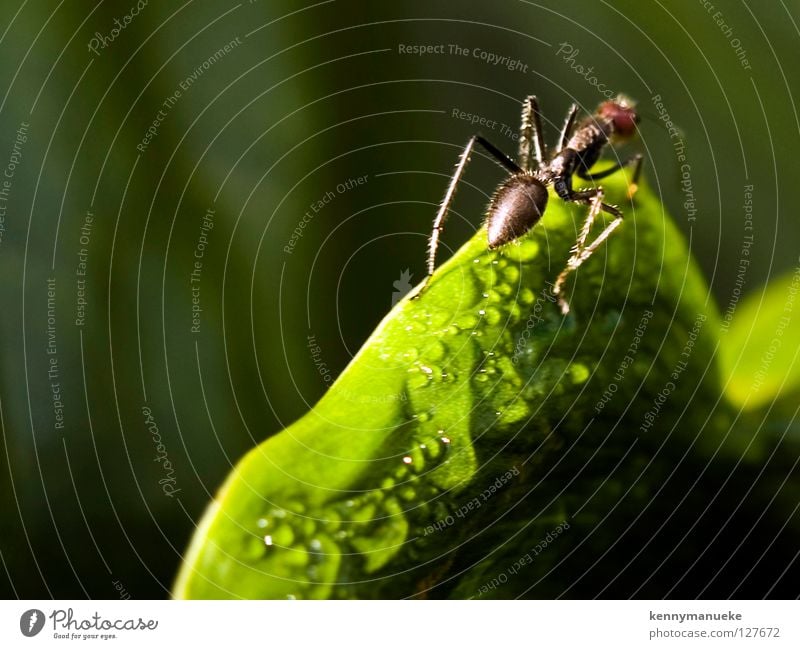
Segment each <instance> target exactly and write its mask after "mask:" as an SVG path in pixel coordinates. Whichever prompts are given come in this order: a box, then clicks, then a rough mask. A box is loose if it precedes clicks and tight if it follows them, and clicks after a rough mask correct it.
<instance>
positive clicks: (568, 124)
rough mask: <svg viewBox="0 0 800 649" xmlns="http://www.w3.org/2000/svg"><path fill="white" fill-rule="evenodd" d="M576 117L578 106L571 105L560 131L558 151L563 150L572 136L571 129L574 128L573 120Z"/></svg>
mask: <svg viewBox="0 0 800 649" xmlns="http://www.w3.org/2000/svg"><path fill="white" fill-rule="evenodd" d="M577 116H578V104H572V107H571V108H570V109H569V113H567V119H566V121H565V122H564V127H563V128H562V129H561V138H560V144H559V149H563V148H565V147H566V146H567V142H569V137H570V135H572V127H573V126H575V118H576V117H577Z"/></svg>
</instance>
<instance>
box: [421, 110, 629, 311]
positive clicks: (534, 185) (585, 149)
mask: <svg viewBox="0 0 800 649" xmlns="http://www.w3.org/2000/svg"><path fill="white" fill-rule="evenodd" d="M577 115H578V105H577V104H573V105H572V108H570V111H569V113H568V114H567V119H566V121H565V122H564V127H563V128H562V129H561V137H560V139H559V148H558V151H556V152H555V153H554V154H553V155H552V157H548V155H547V149H546V147H545V144H544V135H543V130H542V117H541V113H540V112H539V103H538V101H537V100H536V97H535V96H533V95H530V96H528V97H526V98H525V100H524V101H523V102H522V125H521V127H520V137H519V153H518V155H517V161H516V162H514V161H513V160H512V159H511V158H509V157H508V156H507V155H506V154H504V153H503V152H502V151H500V149H498V148H497V147H496V146H494V145H493V144H492V143H491V142H489V141H488V140H486V139H485V138H484V137H483V136H481V135H473V136H472V137H471V138H470V140H469V142H467V146H466V147H464V151H463V152H462V153H461V157H460V158H459V161H458V164H457V165H456V171H455V173H454V174H453V178H452V179H451V180H450V186H449V187H448V188H447V192H446V193H445V195H444V200H443V201H442V205H441V207H440V208H439V213H438V214H437V215H436V218H435V219H434V221H433V230H432V232H431V238H430V243H429V248H428V250H429V252H428V275H427V277H426V278H425V281H424V282H423V284H422V287H421V288H420V292H421V291H422V290H424V288H425V286H427V284H428V282H429V281H430V278H431V275H433V271H434V269H435V267H436V264H435V260H436V249H437V248H438V246H439V236H440V234H441V232H442V230H443V229H444V221H445V219H446V218H447V213H448V211H449V209H450V204H451V203H452V202H453V197H454V195H455V193H456V187H457V185H458V182H459V180H461V176H462V174H463V173H464V169H465V167H466V166H467V162H469V159H470V155H471V154H472V150H473V148H474V147H475V145H476V144H480V145H481V146H482V147H483V148H484V149H485V150H486V152H487V153H489V154H490V155H491V156H492V157H493V158H494V160H495V161H496V162H497V163H498V164H499V165H500V166H501V167H503V168H504V169H506V170H507V171H508V172H509V174H510V175H509V177H508V178H507V179H506V180H505V181H504V182H503V183H501V184H500V185H499V186H498V188H497V190H496V191H495V193H494V196H493V197H492V199H491V202H490V203H489V207H488V210H487V213H486V224H487V233H488V239H489V248H490V249H492V250H493V249H495V248H498V247H500V246H503V245H505V244H507V243H510V242H512V241H515V240H517V239H519V238H520V237H521V236H522V235H524V234H525V233H526V232H527V231H528V230H530V229H531V228H532V227H533V226H534V225H536V224H537V223H538V222H539V220H540V219H541V218H542V215H543V214H544V210H545V208H546V207H547V198H548V194H547V187H548V186H549V185H553V187H554V189H555V191H556V194H558V196H559V198H561V199H562V200H564V201H571V202H574V203H584V204H586V205H589V214H588V216H587V217H586V221H585V222H584V224H583V227H582V228H581V231H580V234H579V235H578V239H577V241H576V242H575V245H574V247H573V248H572V254H571V256H570V258H569V260H568V261H567V265H566V267H565V268H564V270H563V271H561V274H560V275H559V276H558V278H557V279H556V281H555V284H554V285H553V295H556V296H558V302H559V306H560V307H561V312H562V313H563V314H564V315H566V314H567V313H569V304H568V303H567V301H566V300H565V299H564V297H563V295H562V290H563V286H564V282H565V281H566V279H567V277H568V275H569V274H570V273H571V272H572V271H574V270H575V269H576V268H578V267H579V266H580V265H581V264H582V263H583V262H584V261H586V260H587V259H588V258H589V257H591V255H592V253H593V252H594V251H595V250H596V249H597V247H598V246H599V245H600V244H601V243H603V241H605V240H606V239H607V238H608V237H609V235H610V234H611V233H612V232H613V231H614V230H615V229H616V228H617V227H618V226H619V225H620V224H621V223H622V212H621V211H620V209H619V208H618V207H617V206H616V205H609V204H608V203H604V202H603V197H604V192H603V188H602V187H594V188H591V189H573V188H572V176H573V175H575V174H577V175H578V177H579V178H581V179H583V180H589V181H594V180H600V179H601V178H605V177H607V176H610V175H611V174H613V173H615V172H617V171H619V170H620V169H622V168H624V167H633V168H634V171H633V179H632V184H631V185H630V187H629V189H628V197H629V198H632V197H633V194H634V193H635V192H636V189H637V182H638V179H639V176H640V174H641V170H642V159H643V158H642V155H641V154H640V153H637V154H635V155H633V156H631V157H630V158H627V159H626V160H623V161H621V162H617V163H615V164H613V165H612V166H611V167H609V168H608V169H603V170H602V171H597V172H595V173H590V171H589V170H590V169H591V168H592V166H593V165H594V163H595V162H597V160H598V159H599V158H600V154H601V152H602V150H603V147H604V146H605V145H606V144H608V142H609V140H611V139H613V140H625V139H628V138H630V137H631V136H632V135H634V133H635V132H636V125H637V124H638V123H639V115H638V114H637V112H636V109H635V106H634V104H633V102H632V101H631V100H629V99H627V98H626V97H624V96H622V95H620V96H618V97H617V98H616V99H613V100H610V101H604V102H603V103H601V104H600V105H599V106H598V107H597V110H596V111H595V113H594V114H593V115H590V116H588V117H586V118H585V119H584V120H583V121H582V122H580V123H579V124H578V125H577V126H576V125H575V118H576V117H577ZM600 211H603V212H607V213H608V214H610V215H611V216H613V217H614V219H613V220H612V221H611V222H610V223H609V224H608V225H607V226H606V228H605V229H604V230H603V231H602V232H601V233H600V234H599V235H597V237H596V238H595V240H594V241H592V242H591V243H590V244H589V245H586V238H587V237H588V236H589V231H590V230H591V228H592V224H593V223H594V220H595V218H596V217H597V215H598V214H599V213H600Z"/></svg>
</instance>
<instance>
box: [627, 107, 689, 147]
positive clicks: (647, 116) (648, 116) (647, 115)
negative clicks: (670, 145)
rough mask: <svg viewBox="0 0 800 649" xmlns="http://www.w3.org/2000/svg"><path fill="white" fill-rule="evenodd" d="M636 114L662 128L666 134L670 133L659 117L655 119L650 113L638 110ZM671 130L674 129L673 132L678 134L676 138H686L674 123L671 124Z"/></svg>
mask: <svg viewBox="0 0 800 649" xmlns="http://www.w3.org/2000/svg"><path fill="white" fill-rule="evenodd" d="M636 114H637V115H639V116H640V117H643V118H644V119H646V120H647V121H648V122H652V123H654V124H656V125H657V126H659V127H660V128H662V129H663V130H665V131H667V133H669V132H670V129H669V128H667V125H666V124H665V123H664V120H663V119H661V118H660V117H656V116H655V115H653V114H652V113H650V112H647V111H645V110H639V108H637V109H636ZM672 128H674V129H675V131H676V132H677V133H678V136H679V137H680V138H681V139H684V138H685V137H686V132H685V131H684V130H683V129H682V128H681V127H680V126H678V125H677V124H675V122H673V123H672Z"/></svg>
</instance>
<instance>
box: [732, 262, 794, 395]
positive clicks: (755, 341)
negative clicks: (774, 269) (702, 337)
mask: <svg viewBox="0 0 800 649" xmlns="http://www.w3.org/2000/svg"><path fill="white" fill-rule="evenodd" d="M798 313H800V267H798V268H796V269H795V270H794V271H793V272H790V273H786V274H785V275H783V276H781V277H777V278H775V279H773V280H772V281H771V282H770V283H769V284H768V285H767V286H765V287H763V288H762V289H761V290H757V291H755V292H753V293H752V294H750V295H748V296H747V297H746V298H744V299H743V300H742V302H741V304H740V305H739V307H738V309H737V310H736V312H735V317H734V318H733V319H732V321H731V324H730V327H729V328H727V329H723V332H725V333H724V334H723V338H722V343H723V345H722V347H721V349H722V360H723V362H724V366H725V368H726V372H725V373H726V375H728V376H729V380H728V383H727V385H726V389H727V394H728V396H729V398H730V399H731V400H732V401H733V402H734V403H735V404H736V405H737V406H738V407H742V408H748V409H752V408H758V407H761V406H764V405H765V404H768V403H769V402H771V401H774V400H775V399H776V398H778V397H780V396H782V395H786V394H789V393H791V392H793V391H796V390H798V389H800V358H799V357H798V356H799V355H800V326H798V323H797V320H798Z"/></svg>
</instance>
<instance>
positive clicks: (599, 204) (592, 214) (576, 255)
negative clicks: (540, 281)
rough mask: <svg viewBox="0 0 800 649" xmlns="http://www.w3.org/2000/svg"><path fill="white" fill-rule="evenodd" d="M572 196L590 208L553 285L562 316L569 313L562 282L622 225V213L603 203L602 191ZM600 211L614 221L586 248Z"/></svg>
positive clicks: (591, 191) (583, 192)
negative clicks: (562, 268)
mask: <svg viewBox="0 0 800 649" xmlns="http://www.w3.org/2000/svg"><path fill="white" fill-rule="evenodd" d="M573 196H574V198H573V199H572V200H576V201H580V202H583V201H586V202H588V203H589V204H590V208H589V214H588V215H587V217H586V220H585V221H584V223H583V227H582V228H581V232H580V234H579V235H578V239H577V241H576V242H575V245H574V246H573V248H572V255H571V256H570V258H569V260H568V261H567V265H566V266H565V267H564V270H562V271H561V273H560V274H559V275H558V277H557V278H556V281H555V284H554V285H553V295H556V296H558V303H559V305H560V307H561V312H562V313H563V314H564V315H566V314H567V313H569V304H568V303H567V301H566V300H565V299H564V297H563V296H562V295H561V291H562V287H563V286H564V282H565V281H566V280H567V277H568V276H569V274H570V273H571V272H572V271H574V270H575V269H577V268H578V267H579V266H580V265H581V264H582V263H583V262H584V261H586V260H587V259H589V257H591V256H592V253H594V251H595V250H597V248H598V247H599V246H600V244H602V243H603V242H604V241H605V240H606V239H608V237H609V236H610V235H611V233H612V232H613V231H614V230H616V229H617V228H618V227H619V225H620V224H621V223H622V212H620V211H619V209H617V208H616V207H615V206H613V205H609V204H607V203H604V202H603V190H602V189H600V188H598V189H596V190H591V189H587V190H583V191H580V192H575V193H574V194H573ZM601 210H602V211H604V212H607V213H608V214H611V215H612V216H614V220H613V221H611V223H609V224H608V225H607V226H606V228H605V229H604V230H603V231H602V232H601V233H600V234H599V235H597V238H596V239H595V240H594V241H592V243H591V244H589V245H588V246H586V238H587V237H588V236H589V232H590V231H591V229H592V225H593V224H594V221H595V219H596V218H597V215H598V214H599V213H600V211H601Z"/></svg>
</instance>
